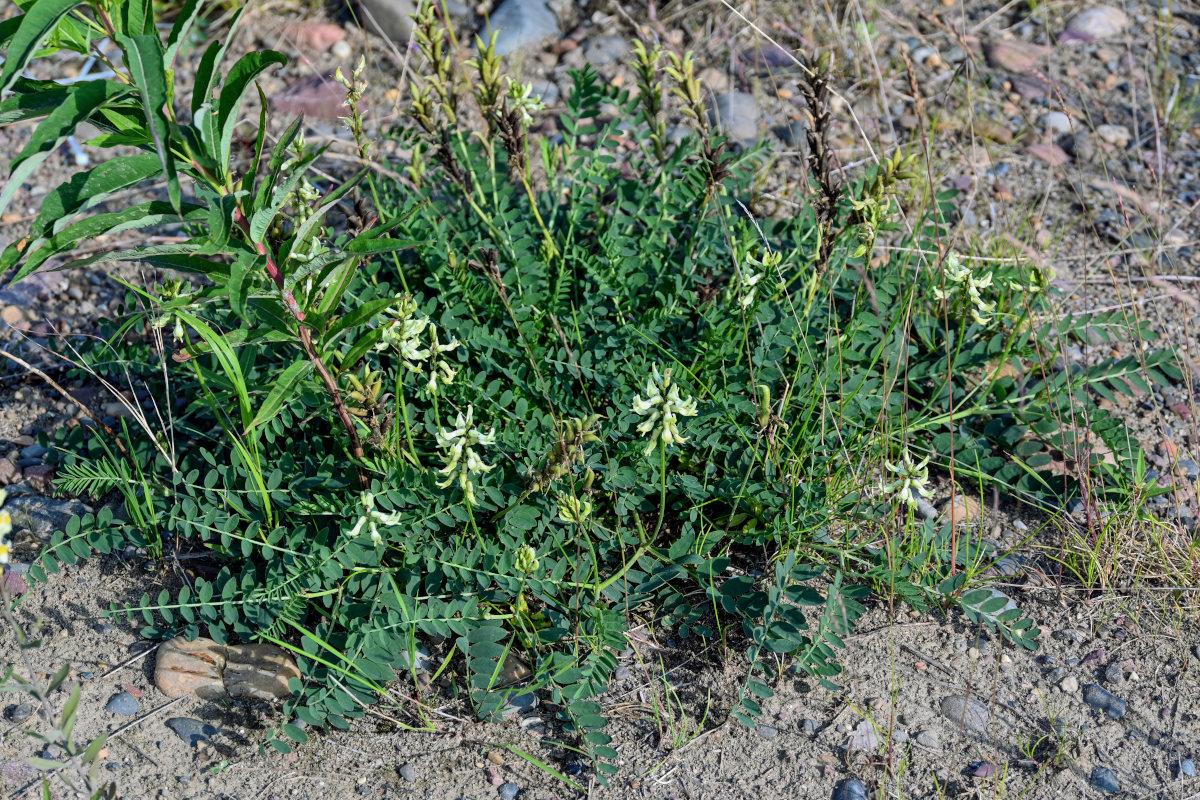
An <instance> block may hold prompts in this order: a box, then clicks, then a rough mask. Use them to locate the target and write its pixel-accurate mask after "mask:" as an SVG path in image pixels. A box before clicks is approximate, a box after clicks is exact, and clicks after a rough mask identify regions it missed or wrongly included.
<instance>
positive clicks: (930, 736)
mask: <svg viewBox="0 0 1200 800" xmlns="http://www.w3.org/2000/svg"><path fill="white" fill-rule="evenodd" d="M917 744H919V745H921V746H922V747H928V748H929V749H930V750H937V749H939V748H940V747H941V746H942V743H941V741H940V740H939V739H938V735H937V731H921V732H920V733H918V734H917Z"/></svg>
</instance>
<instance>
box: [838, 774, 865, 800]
mask: <svg viewBox="0 0 1200 800" xmlns="http://www.w3.org/2000/svg"><path fill="white" fill-rule="evenodd" d="M832 800H867V787H865V786H863V785H862V783H861V782H860V781H857V780H855V779H854V778H851V779H850V780H848V781H842V782H841V783H839V784H838V785H837V787H836V788H835V789H834V790H833V798H832Z"/></svg>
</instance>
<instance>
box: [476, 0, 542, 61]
mask: <svg viewBox="0 0 1200 800" xmlns="http://www.w3.org/2000/svg"><path fill="white" fill-rule="evenodd" d="M492 31H498V32H499V36H497V38H496V53H498V54H499V55H502V56H506V55H510V54H512V53H516V52H518V51H520V50H525V49H527V48H531V47H536V46H537V45H539V44H541V43H542V42H544V41H546V40H547V39H557V38H558V37H559V36H560V35H561V33H560V32H559V30H558V18H557V17H555V16H554V12H553V11H551V10H550V7H549V6H548V5H546V2H545V0H504V2H503V3H501V4H500V7H499V8H497V9H496V10H495V11H494V12H493V13H492V16H491V18H490V19H489V20H488V22H487V24H486V25H485V26H484V30H483V31H482V35H483V37H484V38H485V39H486V38H487V37H488V36H490V35H491V33H492Z"/></svg>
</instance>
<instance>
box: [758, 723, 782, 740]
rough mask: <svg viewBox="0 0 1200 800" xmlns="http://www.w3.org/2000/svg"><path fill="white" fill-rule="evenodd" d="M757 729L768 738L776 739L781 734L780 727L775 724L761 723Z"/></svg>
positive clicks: (759, 733) (760, 734) (763, 736)
mask: <svg viewBox="0 0 1200 800" xmlns="http://www.w3.org/2000/svg"><path fill="white" fill-rule="evenodd" d="M757 730H758V735H759V736H761V737H762V738H764V739H767V740H770V739H774V738H775V737H776V736H778V735H779V729H778V728H776V727H775V726H774V725H759V726H758V728H757Z"/></svg>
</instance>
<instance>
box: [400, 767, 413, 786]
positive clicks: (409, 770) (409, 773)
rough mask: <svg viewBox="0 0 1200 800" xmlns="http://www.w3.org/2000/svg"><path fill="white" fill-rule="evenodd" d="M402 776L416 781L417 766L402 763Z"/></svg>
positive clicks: (410, 780) (410, 781) (411, 781)
mask: <svg viewBox="0 0 1200 800" xmlns="http://www.w3.org/2000/svg"><path fill="white" fill-rule="evenodd" d="M400 777H401V778H404V780H406V781H408V782H409V783H415V782H416V780H417V768H416V767H414V766H413V765H412V764H401V765H400Z"/></svg>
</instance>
